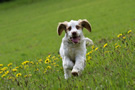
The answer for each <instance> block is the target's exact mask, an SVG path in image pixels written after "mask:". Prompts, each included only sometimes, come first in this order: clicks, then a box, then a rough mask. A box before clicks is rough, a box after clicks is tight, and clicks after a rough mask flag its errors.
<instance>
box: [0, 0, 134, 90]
mask: <svg viewBox="0 0 135 90" xmlns="http://www.w3.org/2000/svg"><path fill="white" fill-rule="evenodd" d="M133 6H135V1H134V0H128V1H127V0H102V1H101V0H74V1H73V0H68V1H67V0H55V1H54V0H45V1H44V0H39V1H38V0H23V1H18V0H14V1H12V2H8V3H0V89H15V90H17V89H25V90H29V89H32V90H37V89H91V90H92V89H122V90H124V89H131V90H133V89H135V71H134V70H135V42H134V40H135V34H134V30H135V16H134V13H135V9H134V8H133ZM71 19H73V20H78V19H87V20H88V21H89V22H90V23H91V25H92V32H91V33H88V32H87V30H84V35H85V36H86V37H89V38H91V39H92V40H93V42H94V45H93V46H90V47H87V49H88V51H87V54H86V57H87V61H86V62H87V64H86V67H85V70H84V71H83V73H82V75H81V76H79V77H71V78H70V79H69V80H65V79H64V74H63V68H62V60H61V57H60V56H59V54H58V50H59V47H60V43H61V39H62V37H63V36H64V33H63V34H62V36H58V35H57V32H56V30H57V25H58V23H59V22H63V21H70V20H71Z"/></svg>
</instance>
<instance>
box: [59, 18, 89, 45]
mask: <svg viewBox="0 0 135 90" xmlns="http://www.w3.org/2000/svg"><path fill="white" fill-rule="evenodd" d="M83 28H86V29H87V30H88V31H89V32H91V25H90V24H89V22H88V21H87V20H78V21H74V20H71V21H70V22H67V21H65V22H61V23H59V25H58V28H57V32H58V35H61V33H62V31H63V30H65V33H66V35H67V38H68V39H69V40H71V41H72V42H73V43H75V44H77V43H79V42H80V39H81V38H82V37H83V32H82V30H83Z"/></svg>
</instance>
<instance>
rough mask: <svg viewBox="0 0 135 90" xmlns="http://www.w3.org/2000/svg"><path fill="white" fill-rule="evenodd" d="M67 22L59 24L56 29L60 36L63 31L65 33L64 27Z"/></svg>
mask: <svg viewBox="0 0 135 90" xmlns="http://www.w3.org/2000/svg"><path fill="white" fill-rule="evenodd" d="M67 23H68V22H67V21H65V22H62V23H59V25H58V27H57V33H58V35H59V36H60V35H61V33H62V31H63V30H65V31H66V27H67Z"/></svg>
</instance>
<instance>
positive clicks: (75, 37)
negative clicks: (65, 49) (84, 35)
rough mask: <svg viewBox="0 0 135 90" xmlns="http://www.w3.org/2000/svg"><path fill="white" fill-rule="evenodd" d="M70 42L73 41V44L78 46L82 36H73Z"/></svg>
mask: <svg viewBox="0 0 135 90" xmlns="http://www.w3.org/2000/svg"><path fill="white" fill-rule="evenodd" d="M70 40H71V41H72V42H73V43H75V44H77V43H79V41H80V36H73V37H70Z"/></svg>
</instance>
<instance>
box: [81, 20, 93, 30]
mask: <svg viewBox="0 0 135 90" xmlns="http://www.w3.org/2000/svg"><path fill="white" fill-rule="evenodd" d="M79 24H80V25H81V26H82V27H84V28H86V29H87V30H88V31H89V32H91V25H90V23H89V22H88V21H87V20H79Z"/></svg>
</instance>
